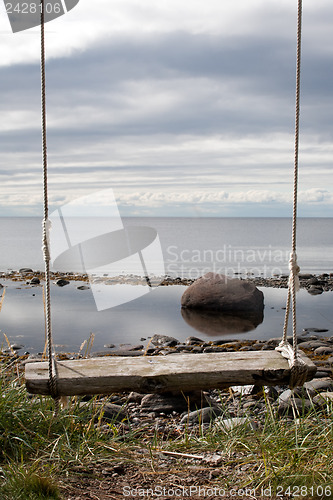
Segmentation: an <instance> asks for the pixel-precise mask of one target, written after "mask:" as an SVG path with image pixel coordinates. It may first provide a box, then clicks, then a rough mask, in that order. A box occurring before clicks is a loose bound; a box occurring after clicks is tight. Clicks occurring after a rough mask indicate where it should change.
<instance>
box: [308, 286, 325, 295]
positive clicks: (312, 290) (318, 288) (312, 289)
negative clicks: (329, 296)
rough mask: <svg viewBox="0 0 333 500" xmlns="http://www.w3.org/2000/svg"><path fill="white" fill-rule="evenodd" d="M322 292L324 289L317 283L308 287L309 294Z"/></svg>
mask: <svg viewBox="0 0 333 500" xmlns="http://www.w3.org/2000/svg"><path fill="white" fill-rule="evenodd" d="M323 292H324V289H323V288H322V287H321V286H318V285H311V286H310V288H308V293H310V294H311V295H321V294H322V293H323Z"/></svg>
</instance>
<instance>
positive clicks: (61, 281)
mask: <svg viewBox="0 0 333 500" xmlns="http://www.w3.org/2000/svg"><path fill="white" fill-rule="evenodd" d="M69 283H70V281H68V280H63V279H60V280H57V281H56V282H55V285H58V286H61V287H62V286H66V285H69Z"/></svg>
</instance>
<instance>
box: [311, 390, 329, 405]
mask: <svg viewBox="0 0 333 500" xmlns="http://www.w3.org/2000/svg"><path fill="white" fill-rule="evenodd" d="M313 402H314V404H316V405H317V406H321V407H323V406H327V404H329V403H333V392H331V391H327V392H320V393H319V394H317V396H315V397H314V398H313Z"/></svg>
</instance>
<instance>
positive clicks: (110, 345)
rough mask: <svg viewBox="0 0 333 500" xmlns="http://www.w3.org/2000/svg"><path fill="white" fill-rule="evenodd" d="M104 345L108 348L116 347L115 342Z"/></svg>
mask: <svg viewBox="0 0 333 500" xmlns="http://www.w3.org/2000/svg"><path fill="white" fill-rule="evenodd" d="M104 347H106V348H107V349H114V347H116V346H115V345H114V344H104Z"/></svg>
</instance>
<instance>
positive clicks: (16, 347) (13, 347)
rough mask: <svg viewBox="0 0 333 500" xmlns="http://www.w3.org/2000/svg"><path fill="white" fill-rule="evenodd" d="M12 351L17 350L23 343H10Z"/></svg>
mask: <svg viewBox="0 0 333 500" xmlns="http://www.w3.org/2000/svg"><path fill="white" fill-rule="evenodd" d="M10 347H11V348H12V349H13V350H14V351H19V350H20V349H23V347H24V345H22V344H12V345H11V346H10Z"/></svg>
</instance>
